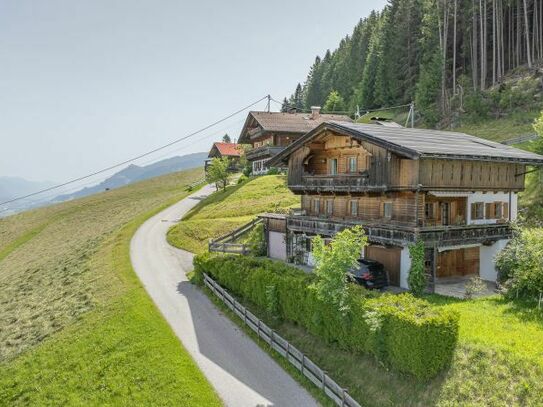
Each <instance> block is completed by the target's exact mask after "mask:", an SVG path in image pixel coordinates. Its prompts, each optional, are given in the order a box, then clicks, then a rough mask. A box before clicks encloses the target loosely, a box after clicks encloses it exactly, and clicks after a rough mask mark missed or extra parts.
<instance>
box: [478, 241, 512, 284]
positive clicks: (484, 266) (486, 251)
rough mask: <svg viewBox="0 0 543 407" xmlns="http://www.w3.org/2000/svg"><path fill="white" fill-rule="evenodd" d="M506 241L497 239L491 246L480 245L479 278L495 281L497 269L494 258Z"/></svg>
mask: <svg viewBox="0 0 543 407" xmlns="http://www.w3.org/2000/svg"><path fill="white" fill-rule="evenodd" d="M508 242H509V240H508V239H503V240H498V241H497V242H496V243H494V244H493V245H491V246H481V249H480V250H481V251H480V258H481V263H480V268H479V276H480V277H481V279H483V280H487V281H496V280H497V279H498V271H497V270H496V265H495V263H494V258H495V257H496V255H497V254H498V253H499V252H500V251H502V250H503V249H504V248H505V246H506V245H507V243H508Z"/></svg>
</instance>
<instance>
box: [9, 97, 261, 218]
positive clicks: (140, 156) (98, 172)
mask: <svg viewBox="0 0 543 407" xmlns="http://www.w3.org/2000/svg"><path fill="white" fill-rule="evenodd" d="M267 98H268V95H266V96H264V97H262V98H260V99H258V100H257V101H256V102H253V103H251V104H250V105H247V106H245V107H243V108H241V109H239V110H236V111H235V112H233V113H230V114H229V115H228V116H225V117H223V118H222V119H219V120H217V121H215V122H213V123H211V124H209V125H207V126H205V127H202V128H201V129H198V130H196V131H194V132H192V133H190V134H188V135H186V136H184V137H181V138H178V139H176V140H174V141H171V142H169V143H167V144H164V145H162V146H160V147H158V148H155V149H153V150H151V151H147V152H146V153H143V154H140V155H138V156H136V157H132V158H130V159H128V160H125V161H122V162H120V163H117V164H114V165H111V166H109V167H107V168H103V169H101V170H98V171H95V172H92V173H90V174H87V175H84V176H82V177H78V178H74V179H71V180H69V181H66V182H63V183H62V184H58V185H54V186H52V187H49V188H45V189H42V190H40V191H36V192H33V193H31V194H27V195H22V196H18V197H16V198H12V199H9V200H7V201H4V202H0V206H2V205H6V204H9V203H12V202H16V201H20V200H21V199H26V198H30V197H32V196H36V195H39V194H42V193H44V192H49V191H52V190H55V189H58V188H62V187H64V186H66V185H70V184H73V183H75V182H79V181H82V180H84V179H87V178H90V177H93V176H95V175H98V174H102V173H104V172H107V171H110V170H112V169H115V168H118V167H120V166H122V165H125V164H129V163H131V162H133V161H136V160H139V159H140V158H143V157H147V156H149V155H151V154H154V153H156V152H157V151H161V150H164V149H165V148H168V147H170V146H172V145H174V144H177V143H179V142H181V141H183V140H186V139H188V138H190V137H194V136H195V135H197V134H199V133H201V132H203V131H205V130H208V129H210V128H211V127H213V126H216V125H217V124H219V123H222V122H224V121H226V120H228V119H230V118H231V117H233V116H235V115H237V114H239V113H241V112H243V111H245V110H247V109H249V108H251V107H253V106H254V105H256V104H257V103H260V102H262V101H263V100H264V99H267ZM4 210H7V208H5V209H2V210H1V211H4Z"/></svg>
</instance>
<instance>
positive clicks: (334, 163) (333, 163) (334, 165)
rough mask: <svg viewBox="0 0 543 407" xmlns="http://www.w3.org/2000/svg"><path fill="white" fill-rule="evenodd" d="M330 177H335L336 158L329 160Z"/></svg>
mask: <svg viewBox="0 0 543 407" xmlns="http://www.w3.org/2000/svg"><path fill="white" fill-rule="evenodd" d="M330 175H337V158H332V159H331V160H330Z"/></svg>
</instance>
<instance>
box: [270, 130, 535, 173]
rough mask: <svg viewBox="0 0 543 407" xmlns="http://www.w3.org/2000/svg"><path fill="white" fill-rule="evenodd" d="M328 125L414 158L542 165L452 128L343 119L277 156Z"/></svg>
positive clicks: (520, 152)
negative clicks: (344, 121)
mask: <svg viewBox="0 0 543 407" xmlns="http://www.w3.org/2000/svg"><path fill="white" fill-rule="evenodd" d="M323 127H329V128H330V129H331V130H335V131H339V132H340V133H343V134H348V135H349V136H352V137H355V138H359V139H364V140H367V141H369V142H374V143H376V144H378V145H382V146H383V147H385V148H388V149H390V150H391V151H394V152H396V153H397V154H400V155H403V156H406V157H409V158H413V159H417V158H432V157H435V158H449V159H453V158H454V159H470V160H484V161H510V162H521V163H526V164H536V165H543V156H541V155H538V154H534V153H530V152H528V151H524V150H520V149H517V148H514V147H510V146H506V145H503V144H500V143H496V142H493V141H490V140H486V139H482V138H478V137H475V136H470V135H468V134H465V133H457V132H453V131H440V130H431V129H411V128H394V127H386V126H379V125H375V124H360V123H343V122H337V121H331V122H327V123H325V124H323V125H322V126H319V128H317V129H315V131H312V132H310V133H308V134H307V135H305V136H303V137H302V138H301V139H299V140H297V141H296V142H295V143H293V144H292V145H291V146H289V147H288V148H287V149H285V150H284V151H283V152H282V153H281V154H280V155H281V156H282V157H277V159H279V160H280V159H284V158H285V157H287V156H288V155H289V154H290V151H293V150H295V149H296V146H298V145H300V144H303V142H304V141H305V140H307V139H308V138H311V137H312V136H313V135H315V134H317V133H318V132H319V129H321V128H323Z"/></svg>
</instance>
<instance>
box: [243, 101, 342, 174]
mask: <svg viewBox="0 0 543 407" xmlns="http://www.w3.org/2000/svg"><path fill="white" fill-rule="evenodd" d="M330 120H335V121H340V122H352V120H351V118H350V117H349V116H346V115H337V114H322V113H320V107H312V108H311V113H282V112H249V115H248V116H247V119H246V120H245V124H244V125H243V128H242V130H241V134H240V137H239V140H238V141H239V142H240V143H243V144H250V145H251V146H252V149H251V150H250V151H248V152H247V160H248V161H250V162H251V163H252V166H253V174H255V175H260V174H265V173H266V172H267V171H268V165H267V161H268V160H269V159H270V158H271V157H273V156H275V155H276V154H277V153H279V152H281V151H282V150H283V149H284V148H285V147H286V146H288V145H290V144H291V143H292V142H294V141H295V140H297V139H298V138H300V137H301V136H303V135H304V134H306V133H307V132H309V131H311V130H313V129H314V128H315V127H317V126H318V125H319V124H321V123H323V122H325V121H330Z"/></svg>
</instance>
